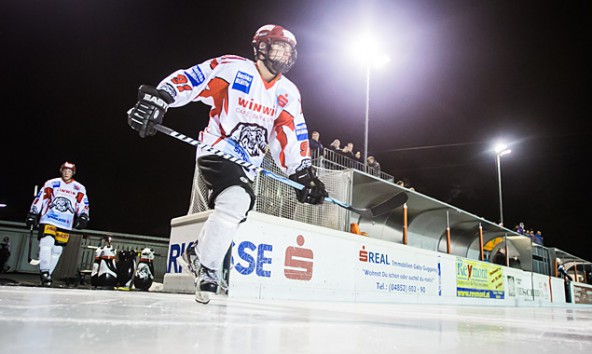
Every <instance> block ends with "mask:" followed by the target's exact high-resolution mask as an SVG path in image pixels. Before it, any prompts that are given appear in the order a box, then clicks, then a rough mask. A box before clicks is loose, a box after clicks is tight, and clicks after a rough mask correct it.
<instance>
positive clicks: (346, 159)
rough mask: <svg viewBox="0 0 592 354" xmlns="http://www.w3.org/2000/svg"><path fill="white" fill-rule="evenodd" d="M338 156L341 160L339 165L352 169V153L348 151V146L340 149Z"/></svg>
mask: <svg viewBox="0 0 592 354" xmlns="http://www.w3.org/2000/svg"><path fill="white" fill-rule="evenodd" d="M339 155H341V159H340V161H339V163H340V164H341V165H343V166H345V167H349V168H351V167H353V164H354V163H353V159H354V154H353V153H352V151H351V150H350V145H349V144H348V145H345V146H344V147H343V149H341V151H339Z"/></svg>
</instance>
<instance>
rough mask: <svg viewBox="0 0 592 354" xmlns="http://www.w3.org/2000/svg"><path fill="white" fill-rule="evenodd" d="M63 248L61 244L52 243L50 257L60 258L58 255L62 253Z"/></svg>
mask: <svg viewBox="0 0 592 354" xmlns="http://www.w3.org/2000/svg"><path fill="white" fill-rule="evenodd" d="M63 250H64V247H63V246H58V245H53V246H52V247H51V257H52V258H53V257H57V258H60V256H61V255H62V251H63Z"/></svg>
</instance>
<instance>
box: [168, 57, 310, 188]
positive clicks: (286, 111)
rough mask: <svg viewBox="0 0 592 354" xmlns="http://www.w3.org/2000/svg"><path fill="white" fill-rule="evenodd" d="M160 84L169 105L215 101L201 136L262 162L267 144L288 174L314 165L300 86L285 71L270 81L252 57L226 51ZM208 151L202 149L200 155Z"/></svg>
mask: <svg viewBox="0 0 592 354" xmlns="http://www.w3.org/2000/svg"><path fill="white" fill-rule="evenodd" d="M157 88H158V89H159V90H164V91H166V92H167V93H169V94H170V95H171V96H172V97H173V99H174V102H173V103H171V104H170V107H180V106H184V105H186V104H188V103H190V102H203V103H205V104H207V105H209V106H211V110H210V121H209V124H208V126H207V128H206V129H204V130H203V131H201V132H200V136H199V140H200V141H202V142H204V143H206V144H208V145H210V146H213V147H214V148H216V149H218V150H220V151H222V152H224V153H227V154H229V155H232V156H235V157H238V158H240V159H242V160H244V161H248V162H250V163H252V164H254V165H256V166H260V165H261V163H262V161H263V158H264V156H265V153H266V151H267V147H268V146H269V149H270V151H271V154H272V156H273V158H274V160H275V162H276V164H277V165H278V166H279V167H280V168H282V169H283V171H284V172H285V173H286V174H287V175H291V174H293V173H294V172H296V171H299V170H301V169H303V168H305V167H308V166H310V164H311V160H310V151H309V147H308V129H307V127H306V123H305V121H304V115H303V114H302V109H301V105H300V92H299V91H298V89H297V88H296V85H294V84H293V83H292V82H291V81H290V80H288V78H286V77H285V76H283V75H278V76H277V77H276V78H275V79H274V80H273V81H271V82H266V81H265V80H264V79H263V78H262V77H261V75H260V74H259V71H258V70H257V66H256V65H255V63H254V62H253V61H251V60H248V59H245V58H242V57H238V56H222V57H218V58H213V59H209V60H207V61H205V62H203V63H201V64H198V65H195V66H193V67H191V68H189V69H184V70H177V71H175V72H174V73H172V74H171V75H169V76H168V77H167V78H166V79H164V80H163V81H162V82H161V83H160V84H158V87H157ZM207 154H208V153H207V152H205V151H203V150H201V149H199V150H198V154H197V155H198V157H199V156H203V155H207ZM249 176H250V177H251V178H253V176H254V174H253V173H252V172H251V173H249Z"/></svg>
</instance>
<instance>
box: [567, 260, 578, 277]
mask: <svg viewBox="0 0 592 354" xmlns="http://www.w3.org/2000/svg"><path fill="white" fill-rule="evenodd" d="M566 271H567V269H566ZM574 281H575V282H577V281H578V263H577V262H576V261H574Z"/></svg>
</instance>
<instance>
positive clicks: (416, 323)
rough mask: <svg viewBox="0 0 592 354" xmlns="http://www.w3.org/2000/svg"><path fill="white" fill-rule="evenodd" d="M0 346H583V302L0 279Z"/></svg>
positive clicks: (219, 349)
mask: <svg viewBox="0 0 592 354" xmlns="http://www.w3.org/2000/svg"><path fill="white" fill-rule="evenodd" d="M0 336H1V337H0V338H2V341H1V344H0V353H44V354H48V353H60V354H69V353H110V352H118V353H122V352H129V353H166V354H176V353H232V354H238V353H241V354H242V353H276V354H279V353H340V354H344V353H356V354H365V353H396V352H398V353H405V354H409V353H439V354H441V353H479V354H483V353H537V352H561V353H592V308H591V307H590V306H587V307H532V308H515V307H506V308H500V307H477V306H451V305H445V306H443V305H416V304H366V303H344V302H341V303H328V302H305V301H283V300H282V301H270V300H265V301H255V300H239V299H233V298H221V299H214V300H212V301H211V302H210V304H208V305H200V304H197V303H196V302H195V301H194V300H193V295H181V294H166V293H155V292H150V293H148V292H136V291H133V292H124V291H109V290H82V289H55V288H54V289H47V288H37V287H19V286H0Z"/></svg>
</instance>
